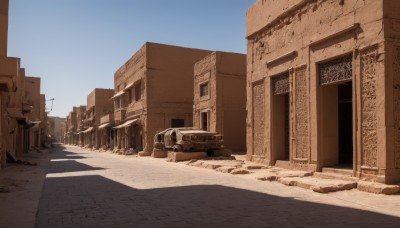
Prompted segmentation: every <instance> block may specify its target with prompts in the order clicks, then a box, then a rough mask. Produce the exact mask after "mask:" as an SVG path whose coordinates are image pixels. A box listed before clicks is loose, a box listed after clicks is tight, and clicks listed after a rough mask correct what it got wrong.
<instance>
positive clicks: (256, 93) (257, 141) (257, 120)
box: [253, 81, 266, 157]
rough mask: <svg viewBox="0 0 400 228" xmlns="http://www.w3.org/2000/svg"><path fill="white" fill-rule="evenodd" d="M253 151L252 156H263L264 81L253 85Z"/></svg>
mask: <svg viewBox="0 0 400 228" xmlns="http://www.w3.org/2000/svg"><path fill="white" fill-rule="evenodd" d="M253 124H254V125H253V129H254V130H253V143H254V145H253V150H254V153H253V154H254V155H258V156H263V157H264V156H265V155H266V153H265V147H264V145H265V144H264V140H265V86H264V81H262V82H259V83H256V84H254V85H253Z"/></svg>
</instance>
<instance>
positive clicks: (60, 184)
mask: <svg viewBox="0 0 400 228" xmlns="http://www.w3.org/2000/svg"><path fill="white" fill-rule="evenodd" d="M50 156H51V162H50V163H48V171H47V176H46V179H45V183H44V187H43V191H42V195H41V199H40V203H39V208H38V212H37V217H36V227H38V228H41V227H71V228H72V227H206V226H210V227H310V226H311V227H321V226H323V227H350V226H351V227H355V226H357V227H358V226H365V227H398V224H400V213H399V208H400V205H399V200H398V195H394V196H385V195H374V194H369V193H364V192H360V191H357V190H352V191H344V192H338V193H331V194H319V193H314V192H312V191H309V190H304V189H301V188H297V187H288V186H284V185H281V184H279V183H275V182H261V181H257V180H254V179H250V178H246V177H245V176H234V175H230V174H223V173H217V172H215V171H212V170H208V169H202V168H197V167H189V166H186V165H184V164H183V163H168V162H166V161H165V160H164V159H154V158H150V157H145V158H143V157H135V156H119V155H115V154H110V153H99V152H94V151H89V150H84V149H80V148H77V147H66V148H64V147H58V149H57V150H56V151H55V152H54V153H51V155H50ZM361 199H362V201H360V200H361ZM393 199H396V200H393ZM339 205H340V206H339Z"/></svg>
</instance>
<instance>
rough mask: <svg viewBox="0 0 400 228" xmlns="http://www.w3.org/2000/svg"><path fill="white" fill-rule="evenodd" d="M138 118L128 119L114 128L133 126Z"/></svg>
mask: <svg viewBox="0 0 400 228" xmlns="http://www.w3.org/2000/svg"><path fill="white" fill-rule="evenodd" d="M137 120H138V119H133V120H128V121H126V122H125V123H123V124H121V125H118V126H116V127H114V129H119V128H123V127H129V126H131V125H132V124H133V123H135V122H136V121H137Z"/></svg>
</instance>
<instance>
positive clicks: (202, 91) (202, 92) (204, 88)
mask: <svg viewBox="0 0 400 228" xmlns="http://www.w3.org/2000/svg"><path fill="white" fill-rule="evenodd" d="M207 95H208V82H206V83H203V84H201V85H200V97H204V96H207Z"/></svg>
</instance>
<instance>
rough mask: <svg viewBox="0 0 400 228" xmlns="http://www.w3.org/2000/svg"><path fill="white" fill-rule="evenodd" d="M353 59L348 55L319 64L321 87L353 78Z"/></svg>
mask: <svg viewBox="0 0 400 228" xmlns="http://www.w3.org/2000/svg"><path fill="white" fill-rule="evenodd" d="M352 65H353V61H352V57H351V55H347V56H344V57H340V58H337V59H334V60H331V61H328V62H325V63H321V64H319V75H320V79H319V80H320V83H321V85H326V84H330V83H335V82H340V81H345V80H349V79H351V77H352V68H353V67H352Z"/></svg>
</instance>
